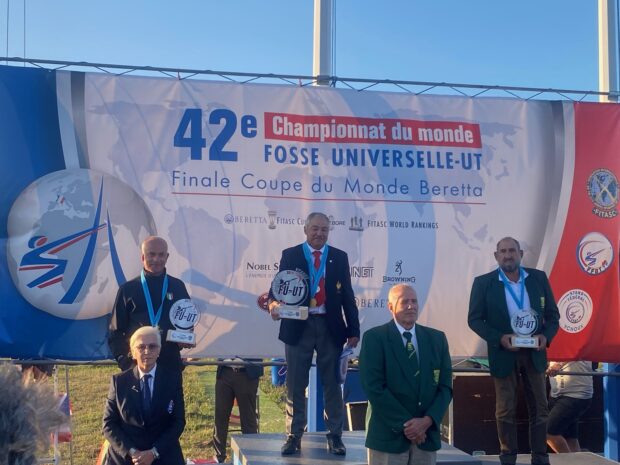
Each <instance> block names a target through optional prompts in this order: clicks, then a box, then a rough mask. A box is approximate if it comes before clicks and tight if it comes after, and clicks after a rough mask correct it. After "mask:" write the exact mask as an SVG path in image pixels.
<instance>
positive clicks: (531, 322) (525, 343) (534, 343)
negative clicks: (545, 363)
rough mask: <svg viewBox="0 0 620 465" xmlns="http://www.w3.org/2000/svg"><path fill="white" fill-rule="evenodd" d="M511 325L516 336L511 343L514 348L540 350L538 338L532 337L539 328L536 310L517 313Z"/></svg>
mask: <svg viewBox="0 0 620 465" xmlns="http://www.w3.org/2000/svg"><path fill="white" fill-rule="evenodd" d="M510 325H511V326H512V330H513V331H514V333H515V334H516V336H513V337H512V338H511V341H510V343H511V345H512V346H513V347H519V348H525V349H537V348H538V338H536V337H532V334H534V333H535V332H536V329H537V328H538V317H537V316H536V312H534V310H531V309H528V310H521V311H520V312H517V313H515V314H514V316H513V317H512V319H511V320H510Z"/></svg>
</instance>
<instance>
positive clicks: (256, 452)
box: [231, 431, 482, 465]
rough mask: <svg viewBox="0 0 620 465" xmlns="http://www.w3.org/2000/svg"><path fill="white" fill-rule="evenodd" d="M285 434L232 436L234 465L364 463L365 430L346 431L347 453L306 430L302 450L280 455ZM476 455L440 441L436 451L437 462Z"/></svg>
mask: <svg viewBox="0 0 620 465" xmlns="http://www.w3.org/2000/svg"><path fill="white" fill-rule="evenodd" d="M285 440H286V436H285V435H284V434H246V435H237V436H232V437H231V447H232V451H233V464H235V465H280V464H282V465H283V464H286V465H339V464H341V465H366V464H367V463H368V461H367V457H366V447H364V431H345V432H344V433H342V441H343V442H344V445H345V446H346V447H347V455H345V456H337V455H332V454H330V453H329V452H328V451H327V449H326V439H325V433H306V434H304V437H303V439H302V441H301V453H299V454H297V455H288V456H282V455H281V454H280V448H281V447H282V444H284V441H285ZM478 458H479V457H472V456H471V455H468V454H466V453H465V452H463V451H460V450H458V449H456V448H455V447H452V446H450V445H449V444H446V443H443V445H442V449H441V450H439V451H438V453H437V464H441V465H482V462H481V461H480V460H478Z"/></svg>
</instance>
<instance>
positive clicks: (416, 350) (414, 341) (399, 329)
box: [394, 320, 420, 362]
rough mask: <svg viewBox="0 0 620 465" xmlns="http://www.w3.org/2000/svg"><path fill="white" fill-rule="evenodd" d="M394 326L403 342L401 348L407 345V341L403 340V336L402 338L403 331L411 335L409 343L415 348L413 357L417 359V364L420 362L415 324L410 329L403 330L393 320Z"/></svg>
mask: <svg viewBox="0 0 620 465" xmlns="http://www.w3.org/2000/svg"><path fill="white" fill-rule="evenodd" d="M394 324H396V328H397V329H398V332H400V336H401V338H402V340H403V346H406V345H407V339H406V338H405V336H403V333H404V332H405V331H409V332H410V333H411V343H412V344H413V347H415V356H416V357H417V359H418V362H419V361H420V352H419V351H418V338H417V337H416V335H415V323H414V325H413V327H412V328H411V329H405V328H403V327H402V326H401V325H400V324H398V321H396V320H394Z"/></svg>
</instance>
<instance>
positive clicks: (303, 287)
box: [271, 270, 309, 320]
mask: <svg viewBox="0 0 620 465" xmlns="http://www.w3.org/2000/svg"><path fill="white" fill-rule="evenodd" d="M308 287H309V286H308V275H307V274H306V273H304V272H303V271H301V270H282V271H280V272H279V273H278V274H276V275H275V277H274V278H273V281H272V282H271V292H272V293H273V295H274V297H275V298H276V300H277V301H278V302H280V306H279V307H278V314H279V316H280V318H288V319H292V320H307V319H308V307H307V306H302V305H301V304H302V303H303V302H305V301H306V299H307V298H308Z"/></svg>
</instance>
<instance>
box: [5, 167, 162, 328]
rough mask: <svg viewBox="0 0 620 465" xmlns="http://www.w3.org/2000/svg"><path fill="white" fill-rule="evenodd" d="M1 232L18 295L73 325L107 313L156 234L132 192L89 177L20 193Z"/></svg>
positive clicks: (51, 179)
mask: <svg viewBox="0 0 620 465" xmlns="http://www.w3.org/2000/svg"><path fill="white" fill-rule="evenodd" d="M7 230H8V241H7V248H6V251H7V262H8V268H9V270H10V273H11V278H13V282H14V283H15V287H16V288H17V290H18V291H19V293H20V294H21V295H22V296H23V297H24V299H26V300H27V301H28V302H29V303H30V304H31V305H32V306H34V307H36V308H38V309H40V310H42V311H44V312H47V313H50V314H52V315H54V316H56V317H59V318H66V319H72V320H74V319H75V320H85V319H90V318H98V317H101V316H104V315H106V314H108V313H109V312H110V309H111V308H112V306H113V303H114V297H115V296H116V292H117V291H118V286H119V285H120V284H122V283H124V282H125V281H126V280H127V279H128V278H129V279H130V278H132V277H134V276H136V275H137V274H138V273H140V268H141V264H140V262H139V261H138V260H137V259H134V257H136V256H137V251H138V250H139V249H140V242H141V240H142V239H143V238H144V237H145V236H146V235H153V234H155V233H156V231H157V230H156V228H155V222H154V221H153V216H152V215H151V212H150V211H149V209H148V207H147V206H146V204H145V203H144V201H143V200H142V198H140V196H139V195H138V194H137V193H136V192H135V191H134V190H133V189H132V188H131V187H129V186H128V185H127V184H125V183H124V182H122V181H121V180H119V179H118V178H116V177H114V176H110V175H109V174H105V173H100V172H97V171H94V170H87V169H68V170H60V171H55V172H53V173H49V174H47V175H45V176H43V177H41V178H39V179H37V180H36V181H34V182H33V183H32V184H30V185H29V186H28V187H26V188H25V189H24V190H23V191H22V192H21V194H19V196H18V197H17V199H16V200H15V202H14V203H13V206H12V207H11V210H10V212H9V215H8V219H7ZM127 257H131V258H130V259H127Z"/></svg>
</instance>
